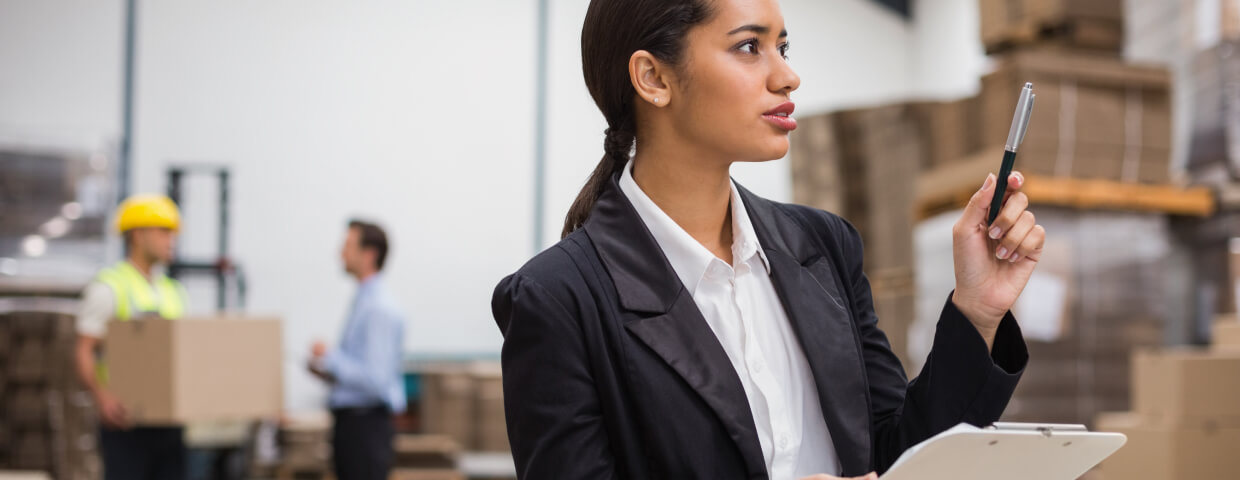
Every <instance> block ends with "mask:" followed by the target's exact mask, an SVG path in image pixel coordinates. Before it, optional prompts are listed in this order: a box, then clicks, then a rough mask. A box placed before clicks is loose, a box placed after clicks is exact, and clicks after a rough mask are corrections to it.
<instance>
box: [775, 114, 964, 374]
mask: <svg viewBox="0 0 1240 480" xmlns="http://www.w3.org/2000/svg"><path fill="white" fill-rule="evenodd" d="M912 110H913V107H910V106H908V105H904V104H897V105H889V106H882V107H874V108H864V109H856V110H847V111H841V112H835V113H830V114H825V115H819V116H814V117H809V118H806V119H803V120H802V121H801V128H800V129H799V131H798V132H797V133H796V135H793V136H792V142H793V143H792V151H791V155H790V157H791V161H792V179H793V198H794V201H795V202H796V203H799V204H802V205H808V206H811V207H814V208H819V209H823V210H826V211H829V212H832V213H835V214H837V215H840V216H841V217H843V218H844V219H846V220H848V221H849V222H850V223H852V225H853V226H854V227H856V229H857V231H858V232H859V233H860V234H861V238H862V241H863V242H865V245H864V246H865V259H864V264H865V273H866V275H867V276H868V277H869V279H870V282H871V286H872V288H873V293H874V307H875V313H876V314H877V316H878V321H879V323H878V325H879V327H880V328H882V329H883V331H884V332H885V333H886V334H887V336H888V338H889V340H890V342H891V346H892V350H893V351H894V352H895V353H896V355H897V356H899V357H900V359H901V361H902V362H903V363H904V365H905V366H908V365H909V362H908V356H907V348H906V342H905V337H906V332H907V330H908V326H909V324H910V323H911V322H912V318H913V316H912V314H913V308H914V298H913V289H912V278H913V268H912V267H913V229H912V226H913V194H914V182H915V180H916V178H917V172H918V170H919V169H920V167H921V165H922V164H923V163H924V162H923V161H922V155H923V154H922V152H923V148H922V138H923V132H922V131H921V129H920V128H919V124H918V119H917V115H916V114H914V112H913V111H912ZM948 116H950V115H948Z"/></svg>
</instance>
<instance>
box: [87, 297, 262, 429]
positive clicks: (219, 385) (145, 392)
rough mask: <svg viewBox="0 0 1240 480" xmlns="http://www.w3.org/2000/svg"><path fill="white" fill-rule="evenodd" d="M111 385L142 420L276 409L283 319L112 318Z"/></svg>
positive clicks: (178, 420)
mask: <svg viewBox="0 0 1240 480" xmlns="http://www.w3.org/2000/svg"><path fill="white" fill-rule="evenodd" d="M105 358H106V361H107V365H108V371H109V383H108V389H109V390H111V391H112V393H113V394H115V395H116V396H117V397H118V398H119V399H120V401H121V403H122V404H123V405H125V407H126V409H127V410H128V412H129V414H130V416H131V418H133V419H134V421H135V422H137V423H139V424H183V423H187V422H196V421H214V420H244V419H257V418H267V417H276V416H279V415H280V413H281V411H282V409H283V407H284V397H283V389H284V379H283V371H284V357H283V336H282V333H281V327H280V321H279V320H277V319H271V318H252V319H241V318H211V319H208V318H187V319H182V320H175V321H168V320H142V321H132V322H112V323H111V324H109V326H108V335H107V343H106V353H105Z"/></svg>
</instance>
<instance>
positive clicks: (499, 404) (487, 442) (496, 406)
mask: <svg viewBox="0 0 1240 480" xmlns="http://www.w3.org/2000/svg"><path fill="white" fill-rule="evenodd" d="M475 381H477V382H478V385H477V389H478V396H477V401H478V407H477V408H478V444H477V448H478V450H479V451H482V452H507V451H511V450H512V447H510V446H509V445H508V424H507V423H506V421H505V418H504V384H503V381H502V380H501V379H500V373H499V371H494V372H478V373H476V374H475Z"/></svg>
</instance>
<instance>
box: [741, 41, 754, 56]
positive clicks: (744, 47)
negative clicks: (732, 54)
mask: <svg viewBox="0 0 1240 480" xmlns="http://www.w3.org/2000/svg"><path fill="white" fill-rule="evenodd" d="M737 50H740V51H742V52H744V53H749V54H754V53H758V42H757V41H755V40H750V41H748V42H745V43H742V44H741V45H740V46H739V47H737Z"/></svg>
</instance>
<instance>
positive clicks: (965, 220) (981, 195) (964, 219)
mask: <svg viewBox="0 0 1240 480" xmlns="http://www.w3.org/2000/svg"><path fill="white" fill-rule="evenodd" d="M995 183H996V182H995V174H993V173H991V174H987V175H986V181H985V182H984V183H982V188H981V189H980V190H978V191H977V193H974V194H973V197H972V198H969V205H968V206H967V207H965V209H964V214H963V215H961V217H960V222H961V225H962V226H965V225H967V226H972V225H978V224H983V223H987V222H986V217H987V216H989V215H990V201H991V199H993V198H994V197H995Z"/></svg>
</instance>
